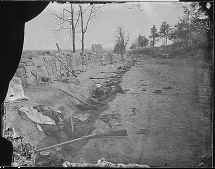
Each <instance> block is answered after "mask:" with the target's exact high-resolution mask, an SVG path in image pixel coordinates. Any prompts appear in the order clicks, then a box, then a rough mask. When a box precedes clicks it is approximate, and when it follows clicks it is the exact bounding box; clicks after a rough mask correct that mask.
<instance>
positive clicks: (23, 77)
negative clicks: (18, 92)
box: [20, 76, 28, 87]
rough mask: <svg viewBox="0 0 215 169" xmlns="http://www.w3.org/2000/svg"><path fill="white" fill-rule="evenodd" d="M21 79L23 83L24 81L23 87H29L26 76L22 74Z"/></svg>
mask: <svg viewBox="0 0 215 169" xmlns="http://www.w3.org/2000/svg"><path fill="white" fill-rule="evenodd" d="M20 80H21V83H22V86H23V87H27V86H28V84H27V81H26V77H25V76H21V77H20Z"/></svg>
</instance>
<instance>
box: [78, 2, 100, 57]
mask: <svg viewBox="0 0 215 169" xmlns="http://www.w3.org/2000/svg"><path fill="white" fill-rule="evenodd" d="M88 9H89V12H88ZM99 13H100V8H99V7H96V6H95V5H91V4H90V5H89V6H87V7H86V8H85V9H84V8H83V5H81V4H79V16H80V19H81V43H82V48H81V49H82V53H83V52H84V35H85V33H86V32H87V29H88V27H89V23H90V22H91V21H94V20H93V19H94V18H95V17H96V15H98V14H99ZM84 15H86V17H85V19H86V22H84Z"/></svg>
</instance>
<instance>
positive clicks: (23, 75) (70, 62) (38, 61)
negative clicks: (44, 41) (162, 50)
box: [15, 51, 120, 87]
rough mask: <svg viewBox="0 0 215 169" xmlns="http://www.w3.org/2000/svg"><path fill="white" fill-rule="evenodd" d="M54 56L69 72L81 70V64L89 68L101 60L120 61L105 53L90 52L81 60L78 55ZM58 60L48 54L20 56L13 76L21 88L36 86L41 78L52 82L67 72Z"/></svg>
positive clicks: (116, 57) (114, 56)
mask: <svg viewBox="0 0 215 169" xmlns="http://www.w3.org/2000/svg"><path fill="white" fill-rule="evenodd" d="M56 56H57V57H58V59H59V60H60V61H61V62H62V63H63V64H64V66H66V67H67V68H68V69H69V70H71V71H72V70H77V69H82V68H83V67H82V64H83V62H84V63H85V64H86V65H85V67H87V68H89V67H91V66H98V65H100V64H101V63H100V59H101V58H102V59H103V60H104V62H105V63H106V64H108V63H110V59H112V60H113V61H119V60H120V57H119V55H116V54H114V55H112V56H113V57H109V55H108V54H106V53H103V54H102V53H96V52H91V51H88V52H86V53H84V55H83V58H82V57H81V54H80V53H73V54H69V55H68V54H67V55H63V54H56ZM58 59H56V58H55V57H54V56H52V55H50V54H49V55H45V56H44V55H41V56H36V54H34V55H33V54H28V55H25V56H22V58H21V61H20V64H19V66H18V69H17V71H16V74H15V76H16V77H19V78H20V79H21V82H22V85H23V87H27V86H28V85H35V84H38V83H39V82H40V81H41V78H42V77H46V78H50V79H51V81H53V80H55V79H57V78H59V76H60V75H61V74H65V73H66V72H67V71H68V70H67V69H66V68H65V67H64V66H63V65H62V63H61V62H60V61H59V60H58Z"/></svg>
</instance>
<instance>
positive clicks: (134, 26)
mask: <svg viewBox="0 0 215 169" xmlns="http://www.w3.org/2000/svg"><path fill="white" fill-rule="evenodd" d="M136 4H140V8H139V9H138V7H135V6H133V7H134V8H133V9H129V8H130V7H131V6H132V4H131V3H123V4H116V3H111V4H103V5H101V4H100V5H99V4H97V6H100V11H101V13H100V14H99V15H97V18H95V22H91V23H90V24H89V28H88V30H87V32H86V34H85V48H88V49H90V48H91V46H92V44H102V46H103V47H104V48H113V47H114V41H115V35H116V28H117V27H118V26H123V28H124V29H125V31H126V33H129V36H130V42H129V44H128V47H130V46H131V44H132V43H133V42H134V41H135V39H136V38H137V36H138V35H139V34H141V35H144V36H146V37H147V38H148V36H149V35H150V28H151V27H152V25H153V24H154V25H155V26H156V27H157V30H159V29H160V25H161V23H162V22H163V21H166V22H167V23H169V24H170V25H174V24H176V23H177V22H178V16H179V17H180V16H181V15H182V14H183V8H182V7H183V5H188V3H186V4H185V3H182V2H140V3H136ZM65 7H66V8H68V9H69V7H70V6H69V5H68V4H63V5H62V4H61V5H59V4H57V3H50V4H49V5H48V6H47V8H46V9H45V10H44V11H43V12H42V13H41V14H40V15H38V16H37V17H36V18H34V19H32V20H31V21H29V22H27V23H26V25H25V42H24V50H52V49H54V50H56V49H57V48H56V45H55V44H56V43H58V44H59V46H60V48H62V49H72V40H71V39H70V40H69V37H70V34H69V32H66V31H63V32H60V33H57V32H54V31H53V30H54V29H56V28H55V27H54V26H55V22H56V17H55V16H54V15H52V14H51V13H50V12H49V11H48V10H47V9H49V10H52V11H56V12H57V13H59V12H61V11H62V9H63V8H65ZM75 9H76V10H77V9H78V8H75ZM77 30H80V27H77ZM78 37H79V38H80V37H81V34H80V33H77V39H76V48H77V49H80V48H81V41H80V40H79V39H78ZM157 45H160V43H158V44H157Z"/></svg>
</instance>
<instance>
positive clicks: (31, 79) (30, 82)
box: [26, 76, 35, 85]
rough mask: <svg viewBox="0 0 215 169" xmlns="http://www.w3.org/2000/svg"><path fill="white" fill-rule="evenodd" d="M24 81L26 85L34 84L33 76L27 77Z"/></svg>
mask: <svg viewBox="0 0 215 169" xmlns="http://www.w3.org/2000/svg"><path fill="white" fill-rule="evenodd" d="M26 82H27V84H28V85H30V84H35V77H33V76H32V77H27V78H26Z"/></svg>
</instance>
